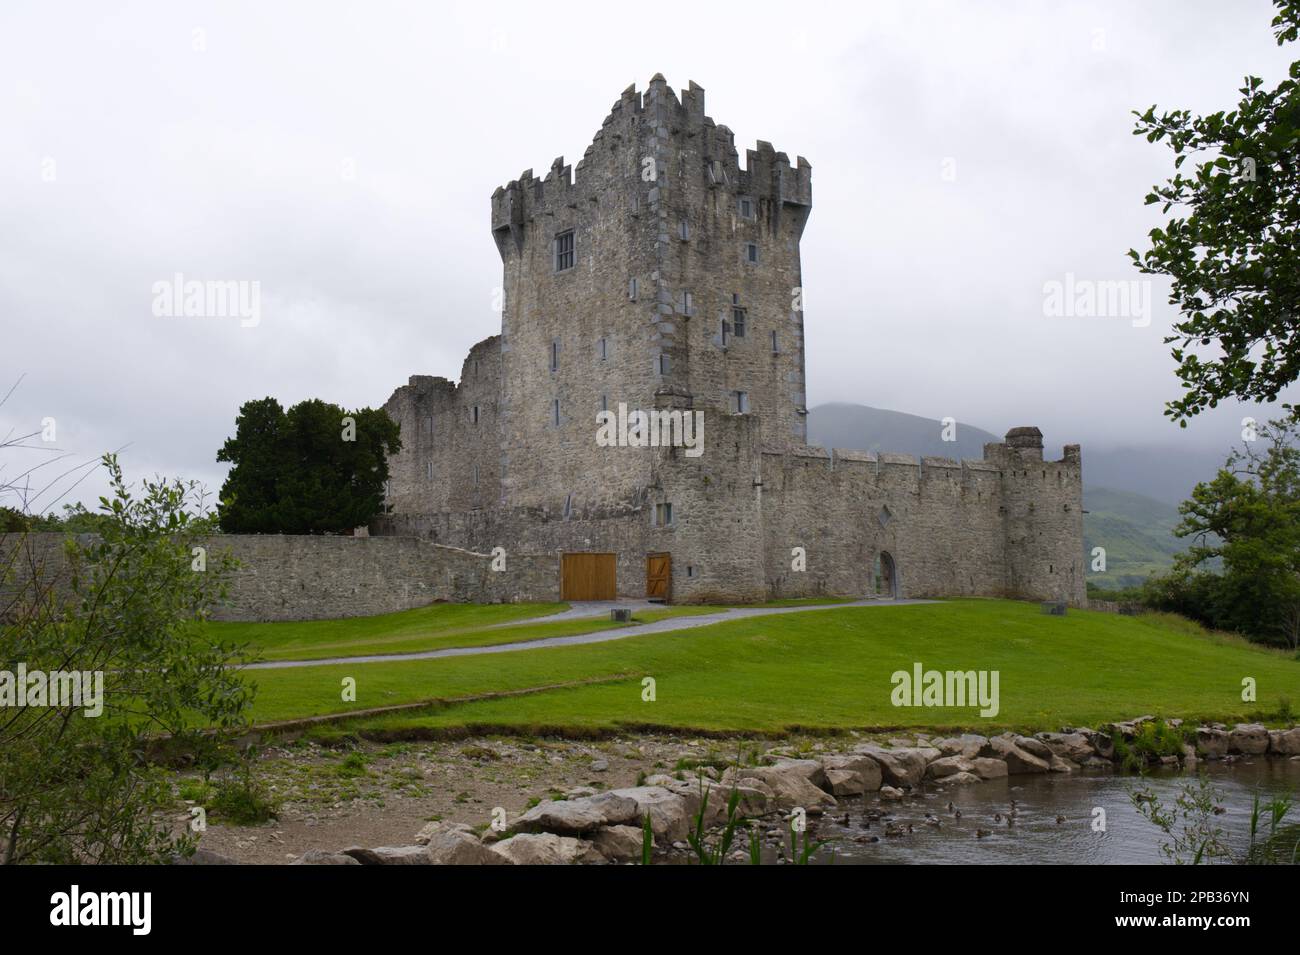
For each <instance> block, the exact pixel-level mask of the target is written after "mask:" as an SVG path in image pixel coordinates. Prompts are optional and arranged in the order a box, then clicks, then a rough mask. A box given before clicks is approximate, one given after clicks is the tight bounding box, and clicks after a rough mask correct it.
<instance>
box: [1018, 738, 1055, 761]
mask: <svg viewBox="0 0 1300 955" xmlns="http://www.w3.org/2000/svg"><path fill="white" fill-rule="evenodd" d="M1015 744H1016V745H1017V746H1019V747H1020V748H1021V749H1022V750H1024V751H1025V752H1026V753H1030V754H1032V755H1034V756H1037V757H1038V758H1039V759H1041V760H1044V761H1045V762H1049V763H1050V762H1051V759H1052V755H1053V754H1052V750H1051V749H1050V748H1049V747H1048V745H1047V744H1046V743H1044V742H1043V741H1042V740H1041V739H1034V737H1032V736H1017V737H1015Z"/></svg>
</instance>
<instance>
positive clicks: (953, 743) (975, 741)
mask: <svg viewBox="0 0 1300 955" xmlns="http://www.w3.org/2000/svg"><path fill="white" fill-rule="evenodd" d="M988 744H989V741H988V738H987V737H984V736H976V735H975V734H974V733H963V734H962V735H961V736H954V737H949V738H948V739H940V740H935V742H934V745H935V747H936V748H937V749H938V750H939V753H940V755H942V756H965V757H966V758H967V759H974V758H975V757H976V756H978V755H979V754H980V752H981V751H982V750H983V749H984V747H985V746H987V745H988Z"/></svg>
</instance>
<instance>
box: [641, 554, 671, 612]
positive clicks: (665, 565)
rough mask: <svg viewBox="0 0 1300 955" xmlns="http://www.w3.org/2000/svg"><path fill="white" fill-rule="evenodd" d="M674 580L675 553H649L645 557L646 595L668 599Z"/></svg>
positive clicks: (652, 597)
mask: <svg viewBox="0 0 1300 955" xmlns="http://www.w3.org/2000/svg"><path fill="white" fill-rule="evenodd" d="M672 582H673V555H672V554H647V555H646V559H645V595H646V597H648V598H649V599H651V600H663V601H665V602H666V601H667V600H668V594H669V592H670V591H671V589H672Z"/></svg>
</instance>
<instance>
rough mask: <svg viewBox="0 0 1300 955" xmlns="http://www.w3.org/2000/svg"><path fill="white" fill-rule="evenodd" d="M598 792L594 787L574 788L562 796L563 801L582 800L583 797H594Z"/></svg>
mask: <svg viewBox="0 0 1300 955" xmlns="http://www.w3.org/2000/svg"><path fill="white" fill-rule="evenodd" d="M598 792H600V790H599V789H597V788H595V787H594V786H574V787H573V788H572V789H570V790H569V791H568V792H566V793H565V794H564V798H565V799H582V798H583V797H584V796H594V795H596V793H598Z"/></svg>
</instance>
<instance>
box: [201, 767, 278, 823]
mask: <svg viewBox="0 0 1300 955" xmlns="http://www.w3.org/2000/svg"><path fill="white" fill-rule="evenodd" d="M210 809H211V814H212V816H213V818H217V819H224V820H226V821H228V822H232V823H234V824H235V825H239V826H256V825H260V824H262V823H264V822H267V821H269V820H271V819H275V818H277V817H278V815H279V812H280V807H279V805H278V804H277V803H276V802H275V801H274V800H273V799H272V798H271V797H270V795H269V794H268V793H267V791H266V790H265V789H264V788H263V787H262V785H261V784H260V783H259V782H258V781H257V780H256V779H255V778H254V776H253V770H252V760H251V757H249V758H246V759H245V760H244V762H243V764H242V765H241V767H240V769H239V771H238V772H237V773H235V774H234V775H232V776H226V777H223V778H221V779H219V780H218V781H217V782H216V783H215V784H214V785H213V787H212V795H211V800H210Z"/></svg>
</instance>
